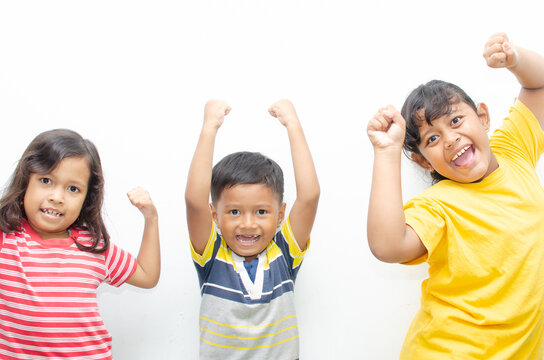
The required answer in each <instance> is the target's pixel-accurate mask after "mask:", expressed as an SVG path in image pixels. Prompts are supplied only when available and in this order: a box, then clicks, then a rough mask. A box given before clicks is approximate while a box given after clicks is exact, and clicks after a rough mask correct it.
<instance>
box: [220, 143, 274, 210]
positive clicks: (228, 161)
mask: <svg viewBox="0 0 544 360" xmlns="http://www.w3.org/2000/svg"><path fill="white" fill-rule="evenodd" d="M238 184H264V185H266V186H268V187H269V188H270V189H271V190H272V191H274V193H275V194H276V195H277V196H278V199H279V202H280V203H281V202H283V171H282V170H281V168H280V166H279V165H278V164H277V163H276V162H275V161H274V160H272V159H270V158H268V157H266V156H264V155H263V154H261V153H258V152H248V151H241V152H236V153H233V154H230V155H227V156H225V157H224V158H223V159H221V161H219V162H218V163H217V164H215V166H214V167H213V170H212V183H211V196H212V203H213V204H215V203H216V201H217V200H219V198H220V197H221V193H222V192H223V190H224V189H225V188H229V187H232V186H234V185H238Z"/></svg>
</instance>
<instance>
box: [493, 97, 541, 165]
mask: <svg viewBox="0 0 544 360" xmlns="http://www.w3.org/2000/svg"><path fill="white" fill-rule="evenodd" d="M490 144H491V148H492V149H493V152H494V153H497V154H500V155H503V156H505V157H509V158H515V159H519V160H520V161H523V162H525V163H528V164H530V166H531V167H533V168H534V167H536V164H537V163H538V160H539V159H540V156H541V154H542V152H544V133H543V132H542V128H541V127H540V124H539V122H538V120H537V119H536V118H535V116H534V115H533V113H532V112H531V110H529V109H528V108H527V107H526V106H525V105H524V104H523V103H522V102H521V101H519V100H516V102H515V103H514V105H513V106H512V107H511V108H510V113H509V115H508V116H507V117H506V118H505V119H504V120H503V123H502V125H501V127H500V128H498V129H497V130H495V132H494V133H493V136H491V138H490Z"/></svg>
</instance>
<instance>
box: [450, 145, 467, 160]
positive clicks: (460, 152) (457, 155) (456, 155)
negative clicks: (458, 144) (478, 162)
mask: <svg viewBox="0 0 544 360" xmlns="http://www.w3.org/2000/svg"><path fill="white" fill-rule="evenodd" d="M468 149H470V145H468V146H465V147H464V148H463V149H461V151H459V152H458V153H457V154H455V156H454V157H453V159H451V161H455V159H457V158H458V157H459V156H461V155H463V154H464V153H465V151H467V150H468Z"/></svg>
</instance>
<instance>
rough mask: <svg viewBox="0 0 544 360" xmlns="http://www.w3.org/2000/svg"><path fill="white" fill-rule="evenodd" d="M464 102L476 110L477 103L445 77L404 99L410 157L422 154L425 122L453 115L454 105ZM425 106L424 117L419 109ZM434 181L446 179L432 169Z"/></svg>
mask: <svg viewBox="0 0 544 360" xmlns="http://www.w3.org/2000/svg"><path fill="white" fill-rule="evenodd" d="M459 102H464V103H465V104H467V105H469V106H470V107H471V108H473V109H474V111H477V107H476V104H475V103H474V101H473V100H472V99H471V98H470V97H469V96H468V95H467V93H466V92H465V91H464V90H463V89H461V88H460V87H459V86H457V85H454V84H452V83H449V82H445V81H442V80H431V81H429V82H428V83H426V84H422V85H419V86H418V87H417V88H416V89H414V90H413V91H412V92H411V93H410V95H408V97H407V98H406V101H404V105H403V106H402V110H401V114H402V116H403V117H404V119H405V120H406V136H405V138H404V146H403V149H404V153H405V155H406V156H408V158H411V154H412V153H416V154H420V155H421V152H420V151H419V148H418V146H419V144H420V143H421V137H420V136H419V127H420V126H421V124H422V122H423V121H426V122H427V124H429V125H431V121H433V120H436V119H438V118H439V117H441V116H444V115H447V114H450V113H451V111H452V105H455V104H457V103H459ZM421 109H423V110H424V111H425V112H424V117H421V116H420V115H421V114H420V110H421ZM431 177H432V178H433V182H434V183H436V182H438V181H440V180H444V179H446V178H445V177H444V176H442V175H440V174H439V173H438V172H436V171H431Z"/></svg>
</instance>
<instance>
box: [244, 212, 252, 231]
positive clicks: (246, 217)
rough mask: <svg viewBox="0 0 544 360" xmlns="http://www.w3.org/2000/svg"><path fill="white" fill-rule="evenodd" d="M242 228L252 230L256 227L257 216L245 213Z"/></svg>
mask: <svg viewBox="0 0 544 360" xmlns="http://www.w3.org/2000/svg"><path fill="white" fill-rule="evenodd" d="M241 225H242V227H244V228H251V227H253V226H254V225H255V216H253V214H251V213H249V212H248V213H245V214H244V215H243V216H242V224H241Z"/></svg>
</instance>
